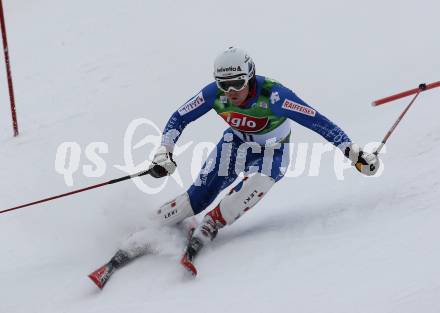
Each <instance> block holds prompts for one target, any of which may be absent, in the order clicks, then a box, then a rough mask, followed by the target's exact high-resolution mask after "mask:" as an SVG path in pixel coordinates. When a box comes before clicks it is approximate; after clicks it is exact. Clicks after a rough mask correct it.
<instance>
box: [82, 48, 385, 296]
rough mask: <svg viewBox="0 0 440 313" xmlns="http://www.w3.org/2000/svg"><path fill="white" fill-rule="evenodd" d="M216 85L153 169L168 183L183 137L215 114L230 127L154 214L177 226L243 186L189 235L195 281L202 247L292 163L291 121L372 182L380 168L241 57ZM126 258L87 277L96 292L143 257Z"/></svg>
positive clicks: (222, 58) (187, 113)
mask: <svg viewBox="0 0 440 313" xmlns="http://www.w3.org/2000/svg"><path fill="white" fill-rule="evenodd" d="M214 78H215V82H213V83H210V84H209V85H207V86H206V87H204V88H203V89H202V90H201V91H200V92H199V93H198V94H197V95H195V96H194V97H193V98H191V99H190V100H189V101H187V102H186V103H185V104H184V105H182V106H181V107H180V108H179V109H178V110H177V111H176V112H175V113H174V114H173V115H172V116H171V118H170V119H169V121H168V123H167V124H166V126H165V129H164V131H163V135H162V142H161V146H160V147H159V148H158V150H157V151H156V154H155V156H154V159H153V162H152V165H151V167H150V174H151V176H153V177H155V178H160V177H164V176H167V175H171V174H172V173H173V172H174V170H175V169H176V166H177V165H176V162H175V161H174V160H173V157H172V156H173V147H174V145H175V143H176V141H177V140H178V138H179V136H180V134H181V133H182V131H183V129H184V128H185V127H186V126H187V125H188V124H189V123H191V122H192V121H194V120H196V119H198V118H199V117H201V116H203V115H204V114H205V113H207V112H208V111H210V110H212V109H214V110H215V111H216V112H217V114H219V115H220V116H221V117H222V118H223V119H224V120H225V121H226V123H227V124H229V126H230V127H229V128H227V129H226V130H225V132H224V133H223V137H222V138H221V139H220V141H219V143H218V144H217V147H216V148H215V149H214V150H213V151H212V152H211V154H210V155H209V156H208V158H207V160H206V162H205V164H204V165H203V167H202V169H201V172H200V174H199V176H198V178H197V180H196V181H195V182H194V183H193V185H192V186H190V187H189V189H188V190H187V191H186V192H185V193H183V194H181V195H179V196H178V197H176V198H175V199H173V200H172V201H169V202H167V203H165V204H163V205H162V206H161V207H160V208H159V210H158V211H157V219H158V221H159V223H160V224H161V225H165V226H168V225H176V224H178V223H180V222H182V221H184V220H187V218H189V217H192V216H194V215H197V214H199V213H201V212H202V211H204V210H205V208H207V207H208V206H209V205H210V204H211V203H212V202H213V201H214V199H215V198H216V197H217V195H218V194H219V193H220V192H221V191H222V190H224V189H225V188H227V187H228V186H229V185H231V184H232V183H233V182H234V181H235V180H237V178H240V181H239V183H238V184H237V185H235V186H234V187H233V188H232V189H231V190H230V192H229V193H228V194H227V195H226V196H224V198H223V199H221V200H220V202H219V203H218V205H217V206H216V207H215V208H214V209H212V210H211V211H209V212H208V213H207V214H206V215H205V216H204V217H203V220H202V221H201V223H200V224H199V225H198V226H197V227H195V228H192V229H191V233H190V236H189V240H188V245H187V248H186V250H185V252H184V254H183V256H182V258H181V261H180V263H181V265H182V266H183V267H184V268H185V269H187V270H188V271H190V272H191V273H192V274H193V275H196V274H197V270H196V268H195V266H194V263H193V262H194V259H195V257H196V256H197V254H198V253H199V252H200V250H201V249H202V247H203V246H205V245H206V244H207V243H208V242H210V241H211V240H213V239H214V238H215V237H216V235H217V232H218V231H219V230H220V229H221V228H223V227H224V226H226V225H231V224H232V223H234V221H235V220H237V218H239V217H240V216H241V215H242V214H243V213H245V212H246V211H247V210H249V209H250V208H252V207H253V206H255V205H256V204H257V203H258V202H259V201H260V200H261V199H262V197H263V196H264V195H265V194H266V193H267V192H268V191H269V190H270V189H271V188H272V186H273V185H274V184H275V183H276V182H277V181H279V180H280V179H281V178H283V176H284V173H285V170H286V168H287V167H288V165H289V161H290V160H289V144H288V143H289V142H290V135H291V121H294V122H296V123H298V124H300V125H302V126H305V127H307V128H309V129H310V130H312V131H314V132H316V133H318V134H320V135H321V136H323V137H324V138H325V139H326V140H327V141H329V142H331V143H333V144H334V145H335V146H337V147H338V148H340V149H341V150H342V152H343V153H344V155H345V156H346V157H347V158H348V159H350V160H351V162H352V164H353V165H355V167H356V169H357V170H358V171H359V172H361V173H363V174H365V175H374V174H375V173H376V171H377V170H378V167H379V160H378V158H377V156H376V155H375V154H370V153H366V152H364V151H362V150H361V149H360V148H359V146H358V145H356V144H354V143H352V142H351V140H350V139H349V137H348V136H347V135H346V134H345V132H344V131H343V130H342V129H340V128H339V127H338V126H337V125H335V124H334V123H333V122H331V121H330V120H329V119H327V118H326V117H324V116H323V115H322V114H320V113H319V112H318V111H317V110H316V109H314V108H313V107H311V106H310V105H308V104H307V103H305V102H304V101H303V100H302V99H300V98H299V97H298V96H297V95H296V94H295V93H294V92H292V91H291V90H290V89H288V88H286V87H284V86H283V85H281V84H280V83H278V82H276V81H274V80H271V79H269V78H267V77H264V76H259V75H256V73H255V65H254V62H253V61H252V59H251V57H250V56H249V55H248V54H247V53H246V52H245V51H243V50H242V49H239V48H235V47H230V48H228V49H227V50H225V51H223V52H222V53H221V54H220V55H219V56H218V57H217V58H216V59H215V62H214ZM240 174H242V176H243V175H244V177H243V178H241V176H240ZM129 250H130V249H121V250H119V251H117V253H116V254H115V256H114V257H113V258H112V259H111V261H110V262H109V263H107V264H105V265H104V266H102V267H101V268H99V269H98V270H97V271H95V272H93V273H92V274H90V275H89V277H90V278H91V279H92V280H93V281H94V282H95V283H96V284H97V285H98V287H100V288H102V287H103V286H104V284H105V283H106V282H107V280H108V278H109V277H110V275H111V274H112V273H113V272H114V271H115V270H116V269H118V268H120V267H121V266H123V265H125V264H126V263H128V262H129V261H130V260H132V259H133V258H135V257H137V256H139V255H141V254H144V253H145V251H139V249H138V250H137V251H129ZM132 250H135V249H132Z"/></svg>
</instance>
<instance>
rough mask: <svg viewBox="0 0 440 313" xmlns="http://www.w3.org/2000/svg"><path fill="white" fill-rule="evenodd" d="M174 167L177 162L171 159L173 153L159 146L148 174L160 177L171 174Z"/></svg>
mask: <svg viewBox="0 0 440 313" xmlns="http://www.w3.org/2000/svg"><path fill="white" fill-rule="evenodd" d="M176 167H177V164H176V162H174V160H173V153H172V152H170V151H169V150H168V149H167V148H166V147H165V146H160V147H159V148H158V149H157V151H156V154H155V155H154V158H153V162H152V163H151V165H150V168H149V171H150V175H151V176H153V177H154V178H160V177H164V176H167V175H171V174H173V173H174V171H175V170H176Z"/></svg>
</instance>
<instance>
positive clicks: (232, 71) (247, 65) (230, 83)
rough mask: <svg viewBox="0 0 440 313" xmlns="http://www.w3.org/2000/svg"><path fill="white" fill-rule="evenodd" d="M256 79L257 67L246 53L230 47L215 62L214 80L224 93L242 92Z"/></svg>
mask: <svg viewBox="0 0 440 313" xmlns="http://www.w3.org/2000/svg"><path fill="white" fill-rule="evenodd" d="M254 77H255V65H254V62H253V61H252V58H251V57H250V56H249V55H248V54H247V53H246V51H244V50H242V49H240V48H235V47H229V48H228V49H227V50H225V51H223V52H222V53H220V55H219V56H217V58H216V59H215V61H214V78H215V81H216V82H217V86H218V87H219V88H220V89H221V90H223V91H229V90H230V89H233V90H236V91H240V90H241V89H243V88H244V87H245V86H246V85H247V83H248V82H249V81H250V80H251V79H252V78H254Z"/></svg>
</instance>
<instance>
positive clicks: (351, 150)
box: [344, 143, 379, 176]
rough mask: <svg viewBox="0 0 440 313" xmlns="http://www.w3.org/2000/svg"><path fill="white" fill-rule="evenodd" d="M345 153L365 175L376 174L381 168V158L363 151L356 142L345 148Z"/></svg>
mask: <svg viewBox="0 0 440 313" xmlns="http://www.w3.org/2000/svg"><path fill="white" fill-rule="evenodd" d="M344 155H345V156H346V157H347V158H349V159H350V161H351V162H352V165H354V167H356V169H357V170H358V171H359V172H360V173H362V174H364V175H367V176H372V175H374V174H376V172H377V170H378V169H379V158H378V157H377V156H376V155H375V154H373V153H368V152H365V151H362V150H361V148H360V147H359V146H358V145H357V144H355V143H352V144H350V145H349V146H347V147H346V148H345V150H344Z"/></svg>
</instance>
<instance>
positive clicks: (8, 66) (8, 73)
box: [0, 0, 18, 137]
mask: <svg viewBox="0 0 440 313" xmlns="http://www.w3.org/2000/svg"><path fill="white" fill-rule="evenodd" d="M0 26H1V30H2V38H3V52H4V55H5V63H6V76H7V80H8V89H9V100H10V102H11V114H12V126H13V129H14V137H16V136H18V121H17V112H16V110H15V98H14V88H13V85H12V74H11V63H10V61H9V48H8V39H7V36H6V23H5V15H4V12H3V3H2V0H0Z"/></svg>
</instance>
